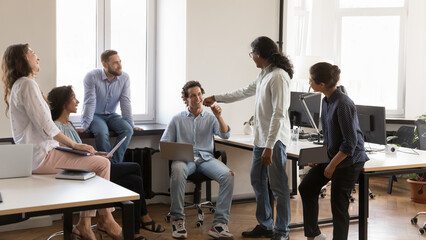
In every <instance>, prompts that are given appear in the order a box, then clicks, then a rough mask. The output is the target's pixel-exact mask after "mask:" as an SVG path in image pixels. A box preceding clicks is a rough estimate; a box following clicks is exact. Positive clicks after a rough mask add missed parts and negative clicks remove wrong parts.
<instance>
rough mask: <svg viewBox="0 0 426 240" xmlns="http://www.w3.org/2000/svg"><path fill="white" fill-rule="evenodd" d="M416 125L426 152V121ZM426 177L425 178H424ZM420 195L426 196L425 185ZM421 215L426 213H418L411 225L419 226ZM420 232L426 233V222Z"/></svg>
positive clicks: (421, 144)
mask: <svg viewBox="0 0 426 240" xmlns="http://www.w3.org/2000/svg"><path fill="white" fill-rule="evenodd" d="M415 124H416V128H417V134H418V136H419V147H420V149H421V150H426V121H424V120H417V121H416V122H415ZM423 175H425V173H423ZM423 177H425V176H423ZM418 192H419V194H426V193H424V191H423V185H422V187H421V188H420V189H419V191H418ZM419 215H426V212H418V213H417V214H416V215H415V216H414V217H413V218H412V219H411V223H412V224H417V217H418V216H419ZM419 231H420V233H421V234H423V233H425V232H426V222H424V223H423V226H422V227H421V228H419Z"/></svg>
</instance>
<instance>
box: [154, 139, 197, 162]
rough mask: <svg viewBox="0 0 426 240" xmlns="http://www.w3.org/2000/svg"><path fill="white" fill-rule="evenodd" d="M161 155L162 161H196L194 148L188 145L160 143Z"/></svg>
mask: <svg viewBox="0 0 426 240" xmlns="http://www.w3.org/2000/svg"><path fill="white" fill-rule="evenodd" d="M160 153H161V158H162V159H167V160H179V161H185V162H193V161H194V147H193V146H192V144H188V143H176V142H160Z"/></svg>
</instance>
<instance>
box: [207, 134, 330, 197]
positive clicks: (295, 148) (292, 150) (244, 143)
mask: <svg viewBox="0 0 426 240" xmlns="http://www.w3.org/2000/svg"><path fill="white" fill-rule="evenodd" d="M215 141H216V143H220V144H224V145H227V146H231V147H236V148H240V149H245V150H249V151H252V150H253V135H244V134H233V135H231V137H230V138H228V139H222V138H219V137H215ZM321 146H322V145H317V144H314V143H312V142H309V141H307V140H299V141H298V142H297V143H293V142H292V143H291V144H290V146H288V147H287V149H286V150H287V158H288V159H289V160H292V163H291V189H292V191H291V192H290V194H291V195H297V170H298V166H297V160H298V159H299V152H300V149H303V148H313V147H321Z"/></svg>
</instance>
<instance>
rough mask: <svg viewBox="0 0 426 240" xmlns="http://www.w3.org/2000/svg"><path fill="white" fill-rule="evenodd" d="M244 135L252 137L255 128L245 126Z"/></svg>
mask: <svg viewBox="0 0 426 240" xmlns="http://www.w3.org/2000/svg"><path fill="white" fill-rule="evenodd" d="M243 131H244V134H245V135H251V134H252V133H253V128H252V127H251V126H250V124H247V123H246V124H244V128H243Z"/></svg>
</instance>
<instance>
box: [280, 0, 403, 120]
mask: <svg viewBox="0 0 426 240" xmlns="http://www.w3.org/2000/svg"><path fill="white" fill-rule="evenodd" d="M290 2H293V5H292V7H293V11H290V12H292V13H293V14H292V19H293V21H292V26H291V27H290V28H289V29H291V30H292V32H291V33H290V34H288V35H289V36H290V38H289V41H291V42H294V43H292V46H291V49H289V52H290V54H293V56H292V57H293V59H294V60H297V59H298V58H297V57H298V56H301V57H302V59H303V58H305V59H306V56H307V57H310V58H312V57H316V58H319V59H321V58H322V59H327V60H329V61H330V62H331V63H333V64H336V65H338V66H339V67H340V68H341V70H342V74H341V82H340V84H342V85H344V86H345V88H346V89H347V91H348V94H349V96H350V97H351V98H352V99H353V100H354V102H355V103H356V104H363V105H376V106H385V107H386V113H387V116H388V117H403V116H404V102H405V96H404V94H405V47H404V46H405V42H404V41H405V26H406V22H407V6H406V2H405V0H357V1H355V0H327V1H316V0H292V1H290ZM294 62H295V67H296V69H297V63H298V62H297V61H294ZM297 74H299V73H295V75H297Z"/></svg>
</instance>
